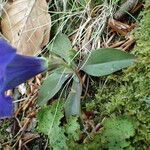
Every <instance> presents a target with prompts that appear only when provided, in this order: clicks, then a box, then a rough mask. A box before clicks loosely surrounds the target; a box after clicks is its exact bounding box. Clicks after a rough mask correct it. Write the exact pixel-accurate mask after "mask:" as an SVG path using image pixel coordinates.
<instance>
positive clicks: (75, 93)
mask: <svg viewBox="0 0 150 150" xmlns="http://www.w3.org/2000/svg"><path fill="white" fill-rule="evenodd" d="M81 93H82V85H81V83H80V82H79V80H78V79H75V78H74V80H73V85H72V88H71V91H70V93H69V95H68V97H67V100H66V103H65V115H66V117H67V118H68V117H69V116H71V115H78V116H79V115H80V114H81V106H80V99H81Z"/></svg>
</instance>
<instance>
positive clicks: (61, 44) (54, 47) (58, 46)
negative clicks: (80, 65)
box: [48, 33, 72, 62]
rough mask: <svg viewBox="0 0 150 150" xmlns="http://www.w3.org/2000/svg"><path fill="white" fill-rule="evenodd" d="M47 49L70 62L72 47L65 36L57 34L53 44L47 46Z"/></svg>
mask: <svg viewBox="0 0 150 150" xmlns="http://www.w3.org/2000/svg"><path fill="white" fill-rule="evenodd" d="M48 49H49V50H50V51H52V52H54V53H55V54H57V55H59V56H60V57H61V58H63V59H65V60H66V61H67V62H70V51H71V49H72V46H71V42H70V40H69V39H68V37H67V36H66V35H65V34H62V33H60V34H58V35H57V36H56V38H55V40H54V42H53V43H52V44H50V45H49V46H48Z"/></svg>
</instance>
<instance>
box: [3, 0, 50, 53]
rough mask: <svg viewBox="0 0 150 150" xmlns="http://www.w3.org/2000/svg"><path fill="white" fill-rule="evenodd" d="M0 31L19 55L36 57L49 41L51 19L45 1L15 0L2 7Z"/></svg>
mask: <svg viewBox="0 0 150 150" xmlns="http://www.w3.org/2000/svg"><path fill="white" fill-rule="evenodd" d="M4 10H5V11H4V13H3V15H2V21H1V29H2V33H3V35H4V36H5V37H6V38H7V39H8V40H9V41H10V42H11V44H12V45H13V46H14V47H16V48H17V50H18V53H19V54H24V55H36V54H37V53H40V52H41V49H42V48H43V46H45V45H46V44H47V43H48V41H49V34H50V28H51V18H50V15H49V13H48V4H47V2H46V0H15V1H12V2H8V3H7V5H5V7H4Z"/></svg>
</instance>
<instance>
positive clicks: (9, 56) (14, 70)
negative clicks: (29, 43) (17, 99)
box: [0, 39, 48, 118]
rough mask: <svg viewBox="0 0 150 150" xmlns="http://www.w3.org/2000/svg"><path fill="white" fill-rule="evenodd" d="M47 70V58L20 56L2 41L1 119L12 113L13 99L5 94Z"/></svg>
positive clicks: (0, 78) (0, 52) (0, 72)
mask: <svg viewBox="0 0 150 150" xmlns="http://www.w3.org/2000/svg"><path fill="white" fill-rule="evenodd" d="M47 68H48V62H47V61H46V59H45V58H39V57H32V56H24V55H19V54H17V53H16V49H15V48H13V47H12V46H10V45H9V44H8V43H7V42H6V41H5V40H3V39H0V118H2V117H3V116H4V117H5V116H6V117H7V116H9V115H10V114H11V113H10V112H12V110H11V109H12V101H11V98H10V97H6V96H5V95H4V94H3V93H4V92H5V91H6V90H9V89H13V88H15V87H16V86H18V85H19V84H21V83H23V82H25V81H26V80H29V79H30V78H32V77H34V76H35V75H37V74H39V73H41V72H43V71H45V70H46V69H47ZM5 100H6V101H5ZM4 101H5V102H4ZM10 102H11V103H10ZM2 103H3V104H2ZM8 109H10V110H8Z"/></svg>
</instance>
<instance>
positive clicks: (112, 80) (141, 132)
mask: <svg viewBox="0 0 150 150" xmlns="http://www.w3.org/2000/svg"><path fill="white" fill-rule="evenodd" d="M148 3H149V2H148ZM148 3H147V4H146V6H149V4H150V3H149V4H148ZM141 15H142V16H143V18H142V19H141V21H140V26H139V28H138V29H137V30H136V31H135V34H134V36H135V38H136V39H137V45H136V47H135V48H134V50H133V53H134V54H135V55H136V56H137V62H136V63H135V65H133V66H131V67H129V68H128V69H126V70H124V71H123V73H122V75H113V76H109V77H108V78H107V82H106V84H105V85H103V86H101V87H99V89H98V94H97V95H96V100H95V103H96V106H98V107H97V110H98V112H99V116H100V118H103V117H106V116H107V117H112V116H115V117H121V116H126V117H128V118H131V119H132V120H133V122H134V126H135V131H136V132H135V134H134V136H133V138H132V139H130V142H131V146H133V147H134V148H135V149H136V150H141V149H142V150H147V149H148V148H149V145H150V117H149V116H150V59H149V58H150V9H149V7H147V8H145V10H144V11H143V12H142V14H141Z"/></svg>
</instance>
